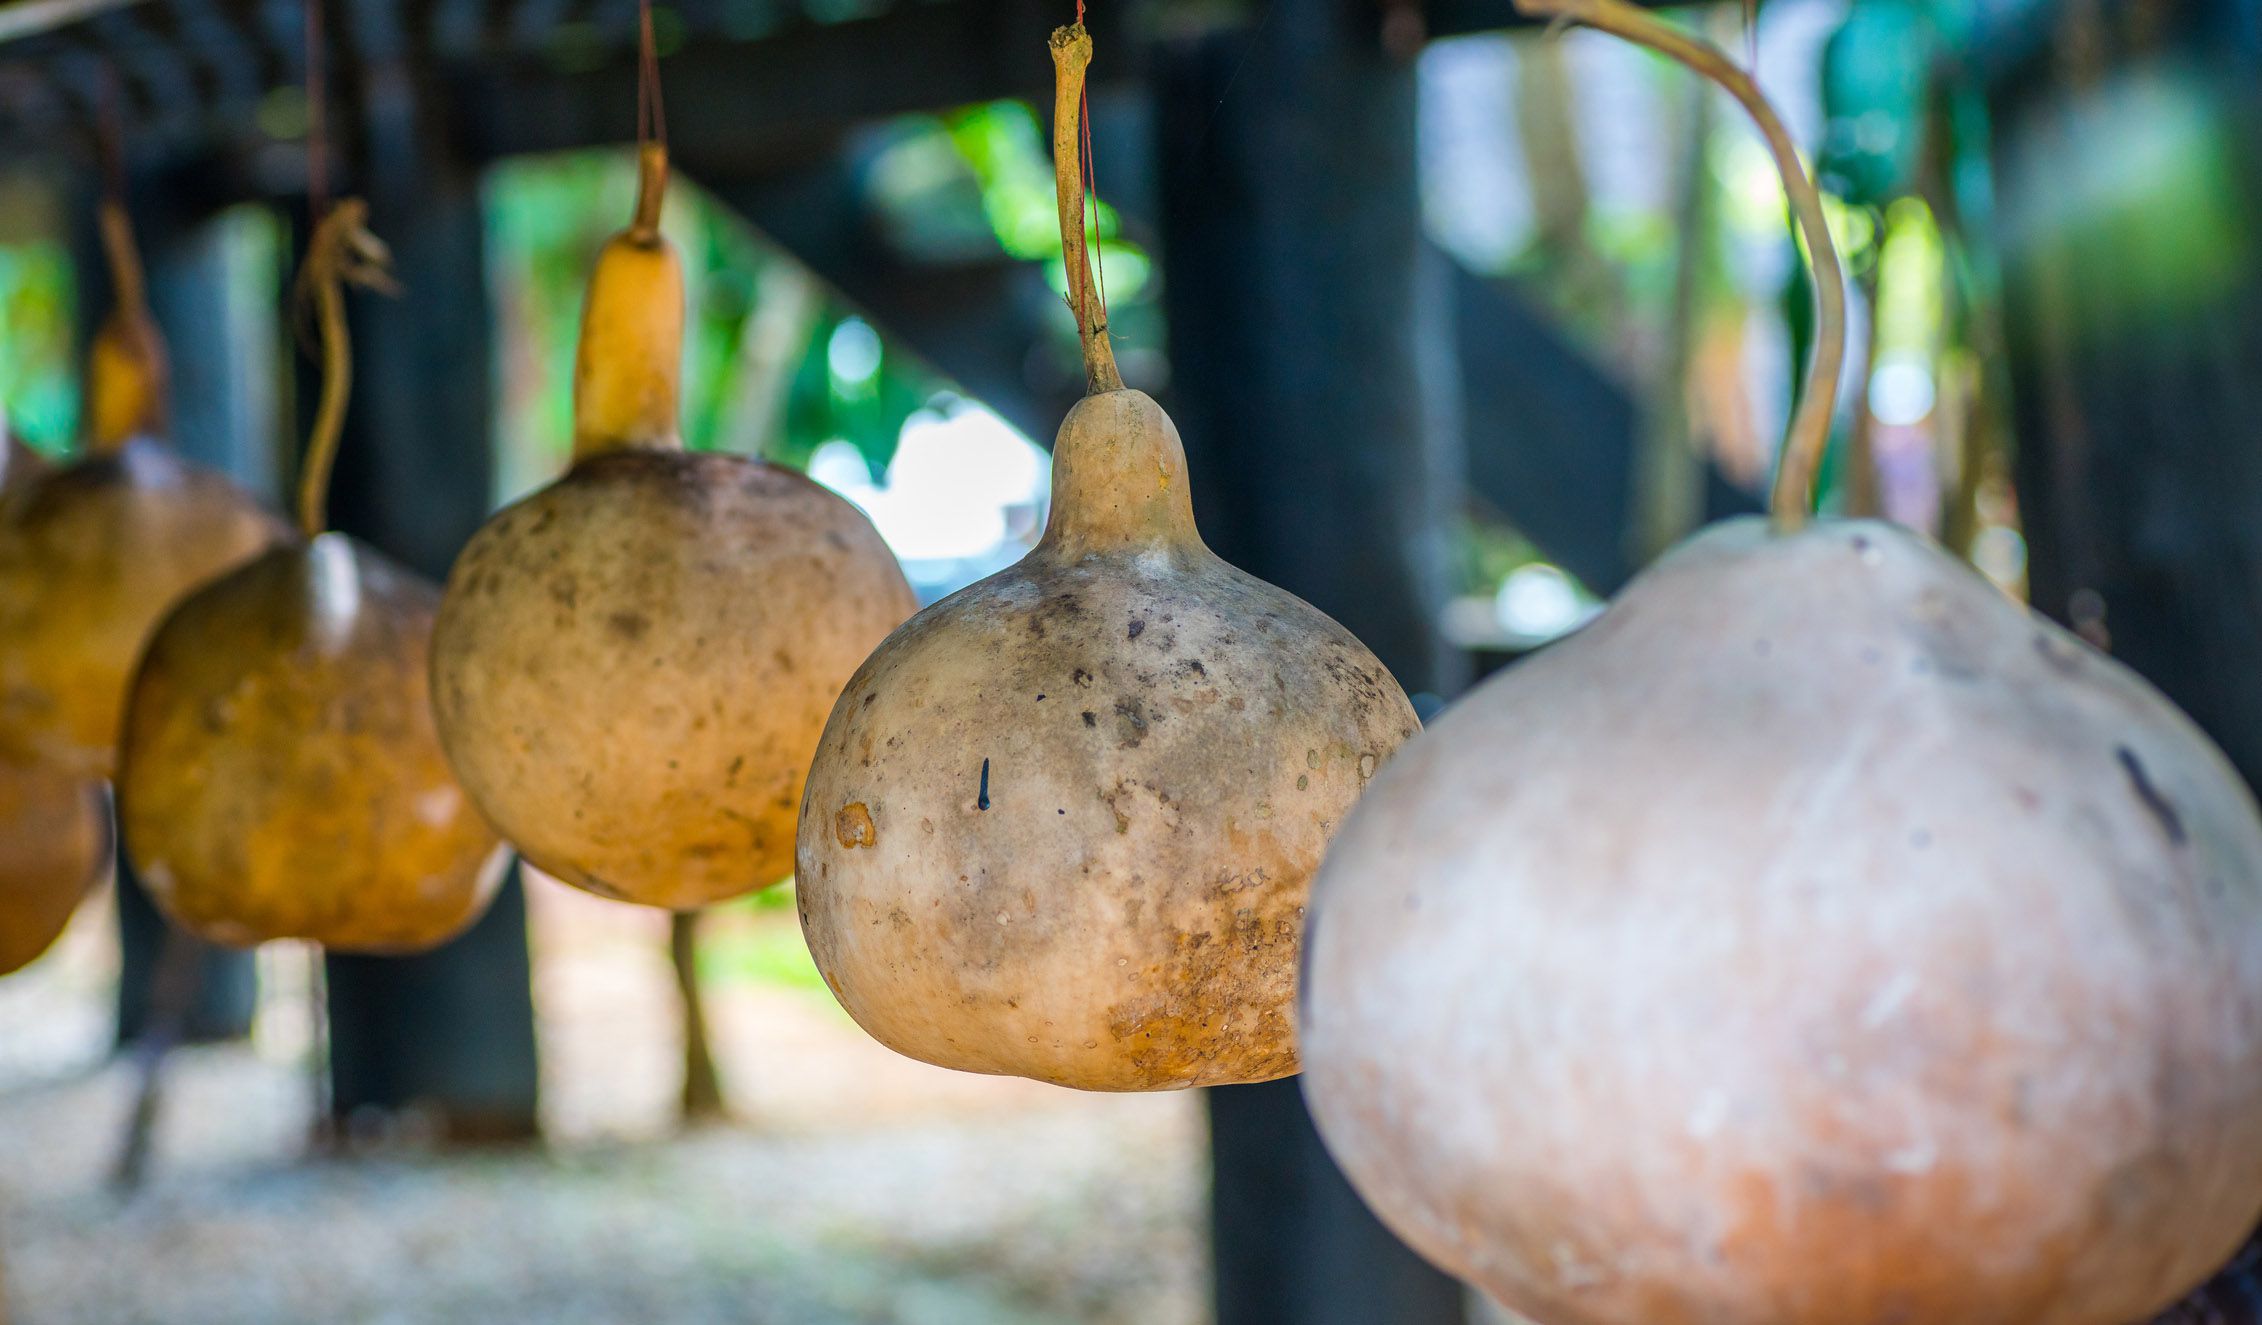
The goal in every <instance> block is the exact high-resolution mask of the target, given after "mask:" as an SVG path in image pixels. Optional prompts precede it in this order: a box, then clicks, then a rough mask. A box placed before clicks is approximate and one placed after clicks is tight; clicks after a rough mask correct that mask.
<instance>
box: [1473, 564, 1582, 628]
mask: <svg viewBox="0 0 2262 1325" xmlns="http://www.w3.org/2000/svg"><path fill="white" fill-rule="evenodd" d="M1598 610H1599V608H1598V606H1597V605H1596V604H1594V603H1592V602H1589V601H1588V600H1587V599H1586V597H1585V596H1584V595H1583V594H1581V593H1580V592H1579V586H1578V584H1577V583H1576V582H1575V581H1573V580H1572V579H1571V577H1570V576H1569V575H1566V574H1564V573H1563V571H1562V570H1560V569H1558V568H1557V567H1554V566H1550V565H1548V564H1547V563H1546V562H1541V561H1535V562H1532V563H1530V564H1529V565H1524V566H1518V567H1517V568H1516V569H1515V570H1513V571H1510V572H1509V573H1508V578H1507V579H1506V580H1504V581H1502V582H1501V585H1500V592H1499V593H1498V594H1496V595H1495V596H1494V597H1493V600H1492V611H1493V616H1494V617H1495V618H1497V619H1498V620H1499V622H1500V628H1501V629H1502V630H1504V631H1507V632H1508V633H1509V634H1510V635H1514V636H1517V637H1520V638H1522V639H1527V640H1533V641H1542V640H1550V639H1554V638H1555V637H1556V636H1558V635H1562V634H1565V633H1566V632H1568V631H1571V630H1573V629H1575V628H1577V627H1578V626H1580V625H1582V624H1584V623H1585V622H1586V620H1587V619H1588V618H1589V617H1591V616H1593V615H1594V614H1595V612H1596V611H1598Z"/></svg>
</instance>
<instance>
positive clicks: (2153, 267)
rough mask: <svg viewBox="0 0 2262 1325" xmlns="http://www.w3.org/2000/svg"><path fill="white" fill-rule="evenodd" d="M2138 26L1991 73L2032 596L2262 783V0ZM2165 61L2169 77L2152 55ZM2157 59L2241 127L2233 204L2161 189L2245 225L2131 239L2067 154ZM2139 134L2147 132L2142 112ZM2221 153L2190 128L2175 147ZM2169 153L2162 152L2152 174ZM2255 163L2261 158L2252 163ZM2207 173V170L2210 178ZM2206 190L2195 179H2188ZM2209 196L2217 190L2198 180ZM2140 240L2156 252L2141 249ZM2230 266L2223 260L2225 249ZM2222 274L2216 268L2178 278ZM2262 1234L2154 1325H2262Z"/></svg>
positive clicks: (2229, 177)
mask: <svg viewBox="0 0 2262 1325" xmlns="http://www.w3.org/2000/svg"><path fill="white" fill-rule="evenodd" d="M2162 11H2163V12H2162V13H2161V14H2159V15H2155V16H2153V18H2154V20H2155V21H2161V27H2162V28H2163V29H2164V30H2165V34H2166V35H2167V38H2168V39H2167V40H2165V41H2158V42H2157V44H2155V41H2154V40H2139V39H2137V37H2136V33H2135V31H2134V28H2135V26H2136V25H2130V27H2129V28H2127V29H2123V28H2120V27H2119V26H2118V25H2117V24H2116V23H2114V22H2113V14H2114V11H2113V10H2112V8H2111V7H2110V6H2071V5H2069V6H2064V7H2062V8H2061V9H2060V10H2059V12H2058V17H2057V23H2058V27H2057V30H2056V31H2055V32H2052V33H2049V34H2048V35H2047V36H2043V35H2042V34H2038V33H2036V32H2034V31H2033V30H2032V29H2031V28H2027V27H2026V25H2020V26H2021V28H2022V29H2024V30H2022V31H2019V32H2016V33H2013V34H2006V35H2007V36H2008V37H2010V38H2013V39H2015V41H2016V42H2017V43H2019V44H2024V43H2026V42H2030V41H2034V40H2036V39H2037V38H2040V40H2041V47H2040V49H2039V50H2037V51H2032V52H2031V53H2029V55H2028V56H2027V59H2026V60H2024V61H2020V62H2018V63H2017V64H2016V65H2015V66H2013V67H2009V68H2006V70H2005V72H2004V76H2003V77H2002V78H2001V79H2000V80H1999V81H1998V83H1997V84H1996V86H1995V87H1994V88H1993V89H1992V94H1991V98H1990V99H1991V101H1992V103H1993V106H1992V108H1993V111H1994V114H1995V118H1996V125H1997V138H1996V157H1997V162H1998V165H1999V167H2000V172H1999V177H2000V180H2001V183H2002V190H2003V192H2002V197H2001V207H2002V212H2001V214H2002V216H2003V218H2004V223H2003V225H2002V227H2001V229H2002V233H2003V235H2004V238H2005V240H2006V249H2005V252H2004V255H2003V256H2004V274H2005V291H2004V294H2005V304H2006V313H2007V317H2006V319H2005V321H2006V325H2007V328H2008V334H2007V336H2006V341H2007V349H2008V351H2009V362H2010V376H2011V380H2012V387H2013V391H2014V409H2015V421H2016V434H2017V438H2018V456H2017V471H2018V484H2019V504H2020V509H2021V512H2022V514H2023V516H2024V521H2025V526H2026V538H2027V543H2028V546H2029V549H2030V556H2029V578H2030V582H2031V586H2032V591H2033V601H2034V605H2035V606H2036V607H2037V608H2038V609H2040V610H2041V611H2043V612H2045V613H2048V614H2049V615H2051V616H2053V617H2056V618H2058V619H2059V620H2061V621H2064V622H2066V623H2067V624H2068V625H2070V626H2072V627H2074V628H2075V629H2077V630H2080V631H2081V632H2082V633H2084V634H2085V635H2087V636H2089V637H2090V638H2091V640H2092V642H2095V643H2099V644H2102V645H2104V646H2105V647H2107V648H2109V649H2110V650H2111V652H2112V653H2113V655H2114V656H2115V657H2117V658H2119V659H2120V660H2121V661H2123V662H2125V663H2127V664H2128V665H2129V666H2131V667H2133V668H2135V669H2136V670H2137V671H2138V672H2140V673H2142V674H2143V675H2144V676H2145V678H2146V679H2148V680H2150V681H2151V682H2152V683H2153V684H2155V685H2157V686H2159V687H2160V689H2161V690H2162V691H2164V692H2165V693H2166V694H2167V695H2168V697H2169V698H2171V699H2173V700H2174V701H2175V702H2176V703H2177V704H2179V705H2181V706H2182V707H2183V709H2184V711H2185V712H2187V713H2189V714H2190V715H2191V716H2192V718H2193V719H2195V720H2196V721H2197V722H2198V723H2199V725H2200V726H2201V727H2203V728H2205V729H2206V731H2207V733H2208V735H2210V736H2212V737H2213V738H2214V739H2215V741H2216V743H2217V744H2219V745H2221V746H2222V748H2223V751H2224V753H2226V754H2227V755H2229V756H2230V760H2231V762H2232V764H2234V765H2235V766H2236V767H2237V768H2238V770H2239V772H2240V773H2241V774H2242V775H2243V776H2244V777H2245V778H2246V780H2247V782H2248V784H2249V785H2252V786H2255V787H2258V788H2262V687H2257V686H2256V685H2255V684H2254V683H2253V678H2254V676H2255V675H2256V674H2257V673H2262V431H2258V427H2257V420H2262V264H2258V261H2257V258H2256V256H2255V255H2256V254H2257V253H2262V225H2257V224H2256V222H2255V219H2254V218H2255V217H2256V216H2257V215H2262V211H2258V208H2262V184H2258V181H2257V178H2256V175H2255V173H2254V171H2253V169H2252V165H2253V163H2254V162H2256V161H2262V99H2258V97H2257V94H2256V92H2255V89H2256V88H2257V87H2258V86H2262V83H2258V81H2257V76H2258V73H2262V69H2258V65H2262V48H2258V47H2257V44H2256V42H2255V40H2254V30H2253V28H2252V27H2251V22H2252V15H2251V7H2250V6H2242V5H2231V4H2224V3H2206V2H2204V0H2194V2H2192V3H2186V4H2182V5H2168V6H2163V7H2162ZM2147 64H2149V65H2150V66H2151V67H2150V68H2149V69H2147V68H2145V66H2146V65H2147ZM2139 70H2141V71H2143V72H2144V73H2146V74H2147V75H2148V76H2149V77H2151V78H2154V79H2158V80H2160V82H2161V83H2162V84H2164V85H2165V86H2167V87H2169V88H2171V89H2173V90H2174V91H2175V93H2176V94H2177V95H2179V96H2185V97H2190V98H2192V105H2193V106H2195V107H2198V108H2202V109H2203V111H2204V113H2205V114H2206V115H2207V116H2208V117H2211V118H2213V119H2214V120H2215V122H2216V123H2217V124H2218V125H2219V126H2220V127H2221V129H2222V131H2223V134H2224V137H2223V139H2222V140H2221V141H2220V147H2221V149H2222V150H2224V151H2225V152H2226V154H2227V156H2228V157H2229V160H2230V161H2231V162H2235V163H2237V165H2235V166H2231V167H2230V168H2229V169H2228V170H2227V173H2226V174H2224V175H2222V176H2220V177H2216V178H2214V179H2211V180H2208V181H2207V182H2208V183H2210V184H2213V185H2215V186H2217V187H2220V188H2222V189H2224V190H2226V193H2225V194H2223V195H2220V196H2214V197H2191V196H2163V197H2162V198H2161V203H2162V205H2163V206H2164V207H2165V208H2166V209H2167V210H2168V212H2169V213H2170V214H2174V215H2180V216H2186V217H2188V216H2192V215H2204V214H2208V213H2210V212H2212V213H2213V214H2215V215H2217V216H2218V217H2220V218H2223V219H2226V220H2228V221H2229V222H2230V223H2231V226H2232V229H2231V232H2230V233H2228V234H2226V233H2223V232H2221V231H2214V232H2208V231H2205V230H2204V229H2203V230H2202V231H2201V232H2200V233H2199V234H2197V235H2195V234H2194V233H2193V232H2191V231H2188V230H2187V231H2183V232H2181V233H2178V232H2177V230H2176V228H2175V227H2174V226H2173V225H2169V226H2166V227H2165V228H2164V229H2155V230H2152V231H2150V232H2148V233H2142V234H2135V235H2131V234H2128V233H2126V231H2125V229H2124V228H2122V227H2120V226H2117V225H2116V224H2115V223H2114V221H2113V219H2112V218H2110V217H2106V216H2100V215H2097V214H2095V213H2094V212H2093V211H2092V212H2088V213H2086V214H2085V212H2084V208H2085V207H2089V206H2093V204H2088V203H2085V201H2084V199H2083V198H2082V197H2081V196H2080V194H2079V191H2078V189H2074V188H2071V187H2070V181H2069V177H2070V176H2074V175H2078V173H2079V172H2078V170H2074V169H2071V168H2069V167H2071V166H2072V164H2073V163H2074V162H2075V161H2076V160H2077V159H2078V158H2079V156H2080V154H2083V153H2087V152H2092V151H2094V150H2095V148H2096V147H2097V144H2096V143H2095V142H2094V141H2088V140H2084V139H2083V138H2081V137H2080V136H2079V135H2081V134H2083V133H2090V134H2094V133H2097V132H2099V131H2100V128H2101V126H2111V128H2109V129H2107V130H2106V131H2108V132H2111V131H2120V130H2122V129H2125V128H2128V127H2130V126H2128V125H2125V124H2124V123H2123V122H2122V121H2121V120H2120V119H2119V118H2118V117H2112V116H2107V117H2104V118H2100V117H2099V115H2098V114H2097V111H2098V109H2099V107H2098V105H2097V100H2096V99H2097V98H2099V97H2101V96H2104V95H2110V93H2111V90H2112V89H2113V88H2114V87H2115V86H2116V84H2115V82H2114V76H2115V75H2125V74H2128V73H2130V72H2132V71H2139ZM2136 127H2138V128H2139V129H2141V126H2136ZM2194 149H2196V150H2205V148H2204V146H2201V145H2198V144H2194V143H2192V142H2190V141H2189V140H2186V141H2185V142H2184V143H2183V144H2181V145H2180V146H2179V148H2178V149H2177V150H2184V151H2189V150H2194ZM2167 164H2169V162H2167V161H2166V160H2165V159H2164V154H2162V153H2158V152H2155V153H2152V154H2150V155H2149V156H2148V157H2147V159H2146V165H2147V166H2148V167H2157V166H2165V165H2167ZM2241 167H2243V168H2241ZM2199 174H2200V176H2202V177H2204V176H2205V175H2206V172H2204V171H2201V172H2199ZM2177 179H2178V180H2179V181H2180V183H2181V186H2182V187H2184V188H2186V189H2189V188H2190V187H2191V186H2192V184H2193V182H2194V176H2193V175H2191V174H2184V175H2180V176H2178V177H2177ZM2201 187H2202V189H2204V188H2205V187H2206V185H2204V184H2203V185H2202V186H2201ZM2134 248H2143V249H2148V250H2150V251H2151V254H2152V256H2153V257H2155V258H2156V259H2160V260H2156V261H2152V262H2131V261H2129V259H2128V254H2129V252H2130V251H2131V250H2132V249H2134ZM2218 264H2222V265H2218ZM2179 266H2180V267H2181V268H2182V269H2183V271H2184V272H2185V273H2187V274H2188V273H2189V272H2191V271H2195V270H2209V271H2212V272H2214V273H2216V274H2214V275H2212V276H2210V277H2209V278H2208V279H2206V280H2204V281H2188V280H2183V279H2178V277H2177V275H2176V269H2177V268H2178V267H2179ZM2258 1247H2262V1243H2250V1244H2249V1245H2248V1247H2247V1248H2246V1250H2245V1251H2243V1252H2242V1253H2241V1254H2240V1256H2239V1257H2238V1259H2237V1260H2236V1261H2234V1262H2233V1264H2232V1265H2230V1266H2229V1267H2226V1269H2225V1270H2224V1271H2223V1272H2222V1274H2221V1275H2220V1276H2218V1278H2217V1279H2216V1281H2215V1282H2214V1283H2212V1284H2210V1285H2208V1286H2207V1287H2206V1288H2204V1289H2202V1290H2201V1291H2200V1292H2199V1293H2197V1294H2195V1295H2194V1296H2193V1297H2192V1298H2190V1299H2189V1300H2188V1301H2186V1302H2184V1303H2183V1304H2181V1305H2179V1306H2178V1307H2176V1308H2174V1309H2173V1310H2171V1311H2169V1312H2168V1313H2167V1314H2165V1315H2163V1316H2161V1317H2160V1318H2159V1321H2158V1322H2157V1325H2202V1322H2217V1321H2252V1320H2254V1319H2256V1316H2255V1307H2254V1304H2255V1302H2256V1301H2257V1295H2258V1293H2262V1251H2258V1250H2257V1248H2258Z"/></svg>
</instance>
